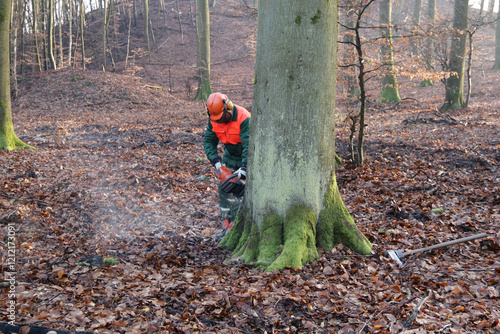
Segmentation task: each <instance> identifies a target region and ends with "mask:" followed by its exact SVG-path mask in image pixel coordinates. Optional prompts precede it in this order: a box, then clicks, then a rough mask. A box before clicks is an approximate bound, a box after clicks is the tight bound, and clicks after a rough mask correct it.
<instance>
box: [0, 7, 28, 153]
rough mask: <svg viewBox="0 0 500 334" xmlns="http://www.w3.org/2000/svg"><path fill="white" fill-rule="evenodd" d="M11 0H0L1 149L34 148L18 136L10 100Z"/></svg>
mask: <svg viewBox="0 0 500 334" xmlns="http://www.w3.org/2000/svg"><path fill="white" fill-rule="evenodd" d="M11 6H12V3H11V0H0V14H1V15H0V149H1V150H14V149H22V148H32V147H31V146H29V145H26V144H25V143H23V142H22V141H21V140H20V139H19V138H17V136H16V134H15V132H14V125H13V123H12V107H11V100H10V48H9V41H10V36H9V29H10V17H11V10H12V7H11Z"/></svg>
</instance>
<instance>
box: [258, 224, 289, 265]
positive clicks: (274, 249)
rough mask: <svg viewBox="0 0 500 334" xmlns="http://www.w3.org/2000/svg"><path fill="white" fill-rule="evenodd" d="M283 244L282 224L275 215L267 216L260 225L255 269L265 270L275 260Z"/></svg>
mask: <svg viewBox="0 0 500 334" xmlns="http://www.w3.org/2000/svg"><path fill="white" fill-rule="evenodd" d="M282 244H283V223H282V219H281V217H280V216H279V215H277V214H272V215H269V216H268V217H267V218H266V219H265V220H264V221H263V222H262V224H261V225H260V242H259V252H258V257H257V263H256V265H257V267H259V268H267V267H268V266H269V265H270V264H271V263H273V261H274V260H275V259H276V254H278V253H279V252H280V246H281V245H282Z"/></svg>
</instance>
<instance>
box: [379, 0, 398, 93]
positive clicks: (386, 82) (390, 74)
mask: <svg viewBox="0 0 500 334" xmlns="http://www.w3.org/2000/svg"><path fill="white" fill-rule="evenodd" d="M391 12H392V1H391V0H382V1H380V12H379V15H380V18H379V19H380V26H381V27H382V29H381V31H382V37H383V41H382V46H381V47H380V56H381V58H382V62H383V63H384V65H385V71H386V73H385V75H384V76H383V77H382V93H381V94H380V98H379V102H399V101H401V98H400V97H399V90H398V81H397V79H396V74H394V48H393V47H392V28H391Z"/></svg>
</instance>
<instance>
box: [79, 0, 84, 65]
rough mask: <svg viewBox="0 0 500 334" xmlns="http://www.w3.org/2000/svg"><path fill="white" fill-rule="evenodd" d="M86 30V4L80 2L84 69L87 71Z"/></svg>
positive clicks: (81, 0)
mask: <svg viewBox="0 0 500 334" xmlns="http://www.w3.org/2000/svg"><path fill="white" fill-rule="evenodd" d="M84 28H85V2H84V1H83V0H80V37H81V38H82V41H81V42H82V68H83V69H85V38H84V33H83V31H84Z"/></svg>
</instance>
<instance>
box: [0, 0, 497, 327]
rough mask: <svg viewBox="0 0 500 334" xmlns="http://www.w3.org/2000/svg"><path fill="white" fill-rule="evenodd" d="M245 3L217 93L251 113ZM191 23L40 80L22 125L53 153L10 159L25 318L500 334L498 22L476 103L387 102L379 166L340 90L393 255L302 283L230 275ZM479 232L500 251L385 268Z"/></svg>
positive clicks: (219, 68)
mask: <svg viewBox="0 0 500 334" xmlns="http://www.w3.org/2000/svg"><path fill="white" fill-rule="evenodd" d="M229 4H230V2H221V4H219V7H218V10H216V11H214V12H213V13H212V16H211V24H212V62H213V65H212V83H213V89H214V91H223V92H224V93H226V94H227V95H228V96H229V97H230V98H231V99H232V100H233V101H234V102H235V103H238V104H241V105H243V106H245V107H248V108H249V109H250V107H251V99H252V82H253V78H254V76H253V64H254V60H255V59H254V56H255V40H256V30H257V26H256V20H255V18H252V17H251V16H250V15H248V14H246V13H244V12H242V11H240V10H238V8H235V7H231V6H229ZM186 12H187V11H186ZM170 15H171V16H172V17H171V18H172V20H171V21H169V22H176V21H175V16H174V14H172V13H170ZM184 19H185V21H186V22H185V23H184V31H183V34H184V35H183V39H184V43H182V41H181V36H180V33H179V31H178V30H176V29H175V27H174V26H173V24H172V27H171V28H169V29H168V33H169V35H168V37H165V36H163V37H164V38H163V37H162V35H158V36H157V37H158V40H159V41H160V42H159V43H158V44H159V45H160V46H161V47H159V50H158V52H153V53H152V55H151V57H150V58H147V57H144V58H137V59H133V60H131V61H129V65H128V67H127V68H126V69H125V68H124V65H123V64H120V66H122V67H123V68H122V69H120V70H119V71H118V73H110V72H103V71H97V70H85V71H84V70H78V69H63V70H58V71H50V72H46V73H43V74H40V75H24V76H22V79H23V80H20V82H19V95H18V98H17V99H15V100H14V101H13V117H14V123H15V130H16V133H17V135H18V136H19V137H20V138H21V139H22V140H23V141H24V142H26V143H28V144H30V145H32V146H34V147H36V150H31V151H30V150H27V151H14V152H5V151H2V152H0V164H1V166H2V168H0V228H1V229H2V230H3V231H2V235H7V234H8V231H9V226H15V250H16V251H15V261H16V266H15V270H16V275H15V279H16V283H17V284H18V285H17V290H16V296H15V299H14V301H15V305H16V310H17V314H16V324H19V325H30V326H32V325H37V326H44V327H51V328H58V329H66V330H80V331H94V332H99V333H195V332H200V333H209V332H213V333H264V332H267V333H297V332H301V333H306V332H307V333H364V332H368V333H401V332H405V333H431V332H432V333H500V323H499V322H500V310H499V308H498V305H499V300H500V298H499V297H500V258H499V251H500V244H499V240H500V235H499V232H498V231H499V227H500V211H499V208H500V183H499V181H500V171H499V169H498V167H499V165H500V152H499V148H500V128H499V125H500V124H499V123H500V121H499V110H500V91H499V90H498V87H499V82H500V72H499V71H493V70H489V68H491V66H492V64H493V62H492V59H493V56H492V50H493V48H492V46H490V45H489V44H491V40H492V37H491V36H492V35H494V34H493V33H492V31H493V28H488V29H485V31H484V32H481V34H480V36H479V37H480V38H478V39H477V40H478V41H479V42H478V44H479V47H477V51H476V56H475V57H476V58H475V59H477V62H476V63H475V65H474V68H473V70H474V71H473V73H474V77H473V83H474V85H473V87H474V89H473V95H472V97H471V103H470V107H468V108H467V109H464V110H459V111H452V112H447V113H444V112H439V111H438V108H439V106H440V105H441V104H442V102H443V100H444V87H443V85H442V84H437V85H436V86H435V87H428V88H418V87H417V84H416V83H415V82H410V81H409V80H405V79H401V80H400V81H401V86H400V93H401V95H402V97H403V98H405V99H404V100H403V101H402V102H401V103H397V104H379V103H376V102H374V100H375V98H372V99H371V102H370V105H369V112H368V116H367V124H368V126H367V134H366V143H365V148H366V156H367V160H366V163H365V164H364V165H362V166H359V167H357V166H354V165H353V164H351V163H350V162H349V160H348V156H349V151H348V136H349V129H348V128H349V124H347V121H346V119H347V117H346V115H347V114H346V110H347V107H346V105H345V103H344V97H343V95H342V92H341V90H339V94H338V115H337V124H338V131H337V143H336V149H337V151H338V153H339V155H340V156H341V157H343V158H345V159H346V164H344V165H342V166H340V167H339V168H338V170H337V179H338V183H339V186H340V188H341V194H342V196H343V199H344V201H345V204H346V205H347V207H348V209H349V211H350V212H351V213H352V215H353V217H354V219H355V221H356V223H357V225H358V226H359V228H360V229H361V230H362V231H363V233H364V234H365V235H366V236H367V237H368V238H369V239H370V241H371V242H372V243H373V252H374V256H371V257H363V256H357V255H356V254H353V253H352V252H351V251H350V250H349V249H346V248H344V247H342V246H341V245H339V246H337V247H335V248H334V249H333V250H332V251H330V252H321V253H320V256H321V257H320V259H319V260H318V261H316V262H314V263H310V264H307V265H306V266H304V267H303V268H302V269H300V270H295V269H284V270H282V271H279V272H272V273H267V272H262V271H258V270H254V269H252V268H249V267H248V266H246V265H238V264H230V263H226V262H224V260H226V259H228V258H230V255H231V254H230V253H229V252H228V251H227V250H224V249H221V248H220V247H218V246H217V244H216V243H215V242H213V241H212V236H213V235H214V233H216V232H219V231H220V228H221V221H220V219H219V212H218V197H217V183H216V179H215V177H214V176H213V171H212V167H211V165H210V164H209V162H208V161H207V160H206V157H205V154H204V151H203V147H202V142H203V133H204V129H205V126H206V122H207V120H206V114H205V110H204V106H203V103H202V102H195V101H192V99H191V98H192V97H193V96H194V94H195V93H196V86H195V81H194V80H191V79H188V78H192V77H193V76H194V75H195V63H196V52H195V51H193V50H196V47H195V42H196V38H195V37H196V30H195V27H194V26H192V25H191V24H190V23H189V22H188V20H189V16H185V17H184ZM162 38H163V39H162ZM162 43H163V44H162ZM372 93H373V94H376V91H373V92H372ZM332 154H333V151H332ZM478 233H488V237H486V238H483V239H479V240H475V241H472V242H466V243H461V244H458V245H454V246H450V247H446V248H442V249H439V250H434V251H432V252H425V253H419V254H414V255H412V256H409V257H408V258H405V259H404V266H403V267H400V266H399V265H398V264H397V263H395V262H394V261H392V260H390V259H388V258H387V257H385V256H383V253H384V252H385V251H387V250H404V251H408V250H412V249H417V248H420V247H426V246H431V245H434V244H437V243H440V242H445V241H449V240H452V239H457V238H460V237H465V236H469V235H474V234H478ZM6 240H7V239H6V238H4V239H2V240H1V241H0V248H1V249H2V253H3V254H7V250H8V247H9V244H8V243H7V241H6ZM110 258H112V259H115V260H116V261H117V263H112V262H109V259H110ZM2 261H3V262H2V265H3V268H4V269H3V274H4V277H7V275H8V272H9V270H8V266H7V264H8V263H7V262H6V261H7V260H6V258H5V257H2ZM5 282H7V281H5ZM0 286H1V288H0V289H2V290H5V292H7V290H8V287H9V286H8V284H5V283H4V282H2V285H0ZM1 292H2V294H3V293H4V291H1ZM7 301H8V299H2V300H1V301H0V307H1V310H0V321H2V322H8V321H9V319H8V318H7ZM412 313H414V314H415V315H416V318H415V319H414V320H412V319H411V316H412ZM408 319H410V320H409V321H408Z"/></svg>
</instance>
